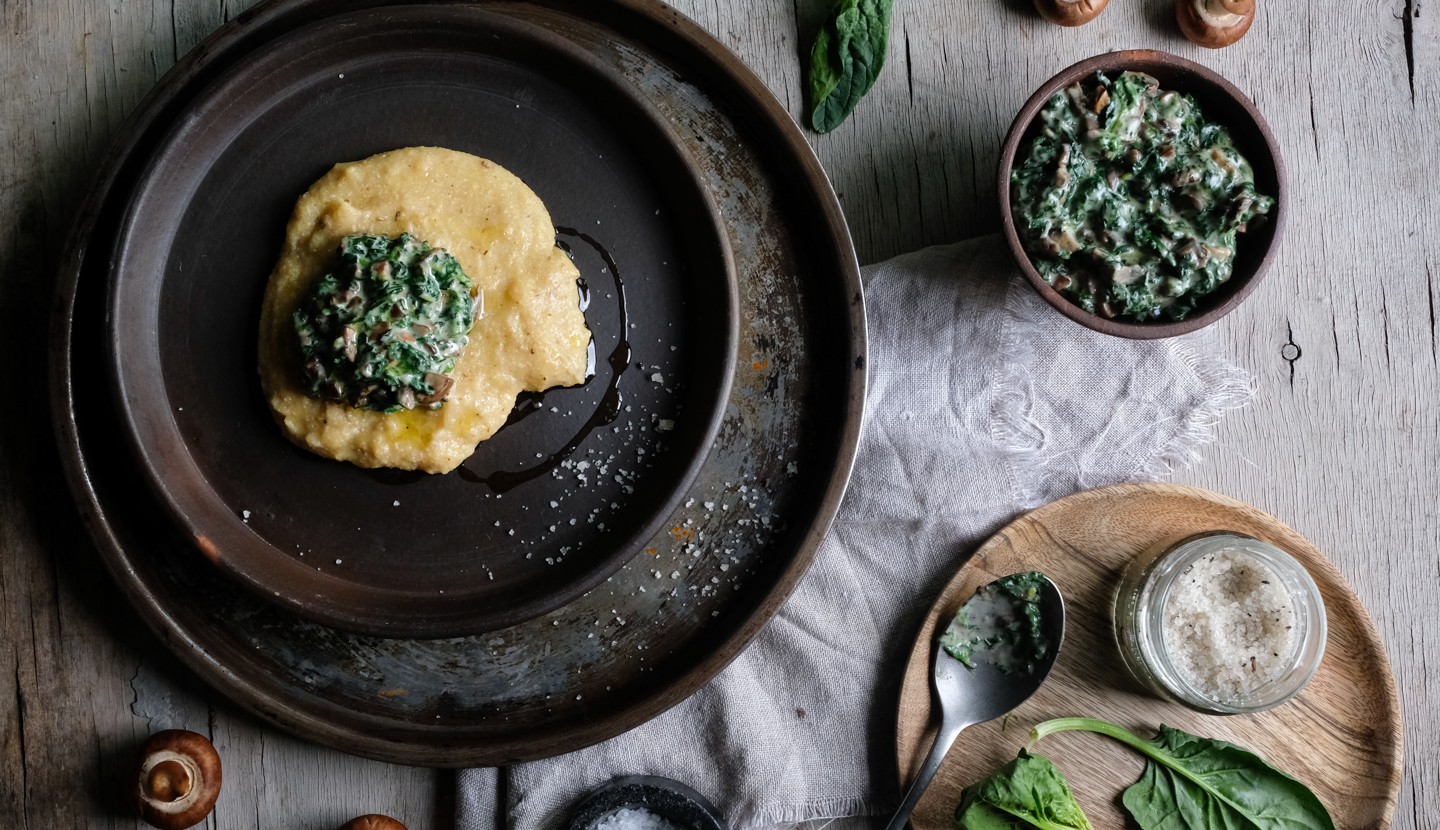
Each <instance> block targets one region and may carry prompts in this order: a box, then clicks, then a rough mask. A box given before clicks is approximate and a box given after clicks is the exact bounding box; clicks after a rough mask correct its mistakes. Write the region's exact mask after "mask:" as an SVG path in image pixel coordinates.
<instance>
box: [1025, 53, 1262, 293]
mask: <svg viewBox="0 0 1440 830" xmlns="http://www.w3.org/2000/svg"><path fill="white" fill-rule="evenodd" d="M1040 122H1041V129H1040V133H1039V135H1038V136H1037V137H1036V138H1035V141H1034V144H1033V145H1032V146H1031V148H1030V154H1029V155H1028V156H1027V157H1026V158H1025V160H1024V162H1023V163H1022V164H1020V165H1019V166H1018V167H1016V168H1015V170H1014V171H1013V172H1012V174H1011V179H1010V181H1011V187H1012V196H1013V199H1012V203H1013V206H1014V208H1013V209H1014V213H1015V220H1016V228H1017V230H1018V231H1019V235H1020V238H1021V241H1022V242H1023V243H1024V244H1025V247H1026V248H1027V249H1028V250H1029V252H1030V253H1031V255H1032V259H1031V261H1032V262H1033V263H1034V265H1035V268H1036V270H1037V271H1039V272H1040V274H1041V276H1043V277H1044V278H1045V281H1046V282H1048V283H1050V285H1052V286H1053V287H1054V288H1055V290H1057V291H1059V292H1060V293H1061V294H1063V295H1065V296H1066V297H1067V298H1068V299H1070V300H1071V301H1072V302H1074V303H1076V304H1077V305H1079V306H1080V307H1081V308H1083V309H1085V310H1086V311H1088V312H1091V313H1093V314H1099V315H1102V316H1104V317H1119V318H1124V319H1127V320H1130V321H1136V322H1156V321H1167V320H1182V319H1184V318H1185V317H1186V316H1187V315H1189V314H1190V313H1191V312H1193V311H1194V310H1195V307H1196V305H1197V303H1198V302H1199V301H1200V300H1201V299H1202V298H1203V297H1205V295H1207V294H1209V293H1211V292H1212V291H1214V290H1215V289H1217V288H1218V287H1220V286H1221V285H1222V284H1224V282H1225V281H1226V280H1228V279H1229V278H1230V272H1231V269H1232V267H1233V264H1234V261H1235V246H1236V244H1237V243H1236V238H1237V236H1238V235H1239V234H1241V233H1243V232H1244V231H1245V230H1246V228H1247V227H1254V226H1255V225H1256V224H1257V223H1258V222H1259V221H1263V217H1265V216H1266V215H1267V214H1268V213H1269V212H1270V210H1271V209H1272V208H1273V207H1274V199H1272V198H1271V197H1269V196H1265V195H1262V194H1260V193H1257V192H1256V190H1255V174H1254V171H1253V170H1252V169H1251V167H1250V163H1249V162H1248V161H1246V160H1245V158H1244V157H1243V156H1242V155H1240V153H1239V152H1238V151H1237V150H1236V149H1235V145H1234V143H1233V141H1232V140H1231V137H1230V134H1229V132H1228V131H1226V129H1225V128H1224V127H1222V126H1221V125H1219V124H1216V123H1214V122H1211V121H1207V120H1205V117H1204V116H1203V115H1202V114H1201V112H1200V108H1199V106H1198V105H1197V104H1196V102H1195V99H1194V98H1192V97H1191V96H1189V95H1184V94H1181V93H1178V92H1173V91H1167V90H1162V89H1160V83H1159V81H1157V80H1156V79H1155V78H1153V77H1151V76H1149V75H1146V74H1144V73H1140V72H1124V73H1122V74H1121V75H1120V76H1119V77H1117V78H1115V79H1114V80H1113V81H1112V80H1110V79H1109V78H1107V77H1106V76H1105V75H1103V74H1101V73H1096V75H1095V78H1094V79H1093V81H1092V82H1087V83H1077V84H1074V85H1072V86H1070V87H1068V88H1067V89H1065V90H1063V91H1061V92H1058V93H1056V94H1055V97H1053V98H1051V99H1050V101H1049V103H1047V104H1046V105H1045V108H1044V109H1043V110H1041V112H1040Z"/></svg>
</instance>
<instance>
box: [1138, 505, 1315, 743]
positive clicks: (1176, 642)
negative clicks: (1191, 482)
mask: <svg viewBox="0 0 1440 830" xmlns="http://www.w3.org/2000/svg"><path fill="white" fill-rule="evenodd" d="M1114 620H1115V638H1116V642H1117V643H1118V644H1119V647H1120V655H1121V657H1122V658H1123V659H1124V661H1125V665H1126V667H1127V668H1128V669H1129V670H1130V672H1131V673H1132V674H1133V675H1134V676H1135V677H1136V679H1138V680H1139V681H1140V682H1141V683H1142V684H1144V685H1145V686H1146V687H1147V688H1149V689H1150V690H1151V691H1153V692H1155V693H1156V694H1158V695H1160V696H1161V697H1164V698H1167V699H1170V700H1174V701H1176V702H1179V703H1182V704H1184V705H1186V706H1188V707H1190V708H1192V709H1195V710H1198V711H1201V712H1206V713H1209V714H1222V715H1229V714H1244V713H1248V712H1258V711H1261V710H1264V709H1269V708H1271V707H1273V706H1278V705H1279V704H1281V703H1284V702H1285V701H1287V700H1289V699H1290V698H1292V697H1294V696H1295V695H1296V694H1298V693H1299V692H1300V689H1301V688H1303V687H1304V686H1305V684H1306V683H1307V682H1309V680H1310V678H1311V677H1312V676H1313V675H1314V674H1315V671H1316V669H1318V668H1319V667H1320V660H1321V658H1322V657H1323V656H1324V653H1325V633H1326V627H1325V605H1324V601H1323V600H1322V599H1321V596H1320V589H1319V588H1318V587H1317V586H1316V585H1315V580H1314V579H1312V578H1311V577H1310V574H1309V572H1308V571H1306V570H1305V566H1304V565H1302V564H1300V562H1299V561H1298V560H1297V559H1295V557H1293V556H1291V555H1290V554H1288V553H1286V552H1285V551H1283V550H1281V549H1280V548H1278V547H1275V546H1274V545H1271V544H1268V543H1266V542H1262V541H1260V540H1258V539H1254V538H1251V537H1249V536H1245V535H1242V534H1238V533H1230V532H1224V531H1212V532H1208V533H1201V534H1197V535H1194V536H1190V537H1187V538H1185V539H1182V540H1180V541H1179V542H1177V543H1174V544H1170V545H1161V546H1157V547H1155V548H1153V549H1151V550H1149V551H1146V552H1144V553H1142V554H1140V555H1139V556H1137V557H1136V558H1135V559H1134V560H1133V561H1132V562H1131V563H1130V565H1129V566H1128V567H1127V568H1126V570H1125V572H1124V574H1123V575H1122V577H1121V581H1120V587H1119V589H1118V591H1117V592H1116V595H1115V611H1114Z"/></svg>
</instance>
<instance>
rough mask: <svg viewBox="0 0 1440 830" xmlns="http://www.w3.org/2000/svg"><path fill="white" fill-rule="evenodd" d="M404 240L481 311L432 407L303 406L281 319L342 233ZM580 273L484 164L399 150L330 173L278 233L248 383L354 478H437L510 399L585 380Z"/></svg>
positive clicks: (290, 338) (512, 189)
mask: <svg viewBox="0 0 1440 830" xmlns="http://www.w3.org/2000/svg"><path fill="white" fill-rule="evenodd" d="M407 231H408V232H409V233H411V234H413V235H414V236H416V237H418V238H419V239H422V240H424V241H426V242H428V243H430V244H431V245H432V246H434V247H436V248H444V249H445V250H447V251H449V252H450V254H451V255H452V256H454V257H455V259H456V260H458V261H459V263H460V267H462V268H463V269H465V273H466V274H467V275H468V276H469V277H470V279H471V281H472V282H473V283H474V285H475V287H476V290H477V292H478V294H479V297H480V300H481V302H480V305H479V308H480V313H479V314H477V320H476V322H475V326H474V328H472V329H471V330H470V342H469V344H468V345H467V346H466V347H465V350H464V352H463V353H462V354H461V355H460V358H459V360H458V361H457V362H456V366H455V371H454V373H453V377H454V378H455V385H454V387H453V388H452V389H451V390H450V394H449V397H448V398H447V399H446V401H445V404H444V406H442V407H440V408H439V409H434V410H430V409H412V410H404V411H401V412H396V413H391V414H386V413H383V412H374V411H370V410H366V409H356V408H354V407H351V406H349V405H348V404H345V403H340V402H336V401H329V400H321V399H318V398H312V397H310V396H309V395H307V394H306V393H305V390H304V388H303V387H302V385H301V373H300V368H299V367H300V359H301V358H300V349H299V345H298V341H297V338H296V334H295V329H294V326H293V324H292V323H291V315H292V314H293V313H294V311H295V309H296V308H298V307H299V306H300V303H301V302H302V301H303V300H304V299H305V297H306V296H307V295H308V294H309V292H310V290H311V286H312V285H313V284H314V282H315V280H317V279H319V278H320V277H322V276H324V274H325V273H326V270H327V269H329V268H331V267H332V266H333V265H334V264H335V261H336V251H337V250H338V249H339V246H340V242H341V240H342V239H344V238H345V237H346V236H349V235H351V234H360V233H367V234H383V235H386V236H391V237H394V236H399V235H400V234H401V233H402V232H407ZM578 277H579V272H578V271H577V270H576V269H575V266H574V264H573V263H571V262H570V259H569V257H567V256H566V255H565V253H564V252H563V251H561V250H560V249H559V248H557V247H555V228H554V226H553V225H552V224H551V221H550V214H549V213H548V212H547V211H546V210H545V205H544V204H542V203H541V201H540V197H538V196H536V195H535V193H534V192H533V191H531V190H530V188H528V187H526V186H525V183H524V182H522V181H520V179H518V178H517V177H515V176H514V175H513V174H511V173H510V172H509V171H507V170H505V169H504V168H502V167H501V166H500V165H498V164H495V163H494V162H492V161H488V160H486V159H482V158H479V157H477V156H472V155H469V154H467V153H460V152H456V151H454V150H445V149H440V148H436V147H407V148H405V149H401V150H394V151H392V152H389V153H381V154H380V155H378V156H371V157H370V158H367V159H365V160H363V161H357V162H353V163H349V164H337V165H335V167H333V168H332V169H331V170H330V172H329V173H326V174H325V176H324V177H323V178H321V179H320V180H319V181H317V182H316V183H315V184H314V185H312V186H311V187H310V189H309V190H307V191H305V194H304V195H303V196H301V197H300V201H299V202H297V203H296V205H295V212H294V214H293V215H291V217H290V224H289V226H288V227H287V228H286V231H285V245H284V248H283V249H282V250H281V252H280V261H279V263H278V264H277V265H276V266H275V272H274V273H273V274H271V276H270V283H269V285H268V286H267V287H266V289H265V303H264V306H263V307H262V310H261V314H260V383H261V386H262V387H263V389H264V391H265V396H266V398H267V399H268V400H269V402H270V408H271V410H272V411H273V412H274V414H275V418H276V420H277V421H279V423H280V425H281V427H282V428H283V429H284V430H285V434H286V436H288V437H289V438H290V440H292V441H294V442H295V443H296V444H299V445H300V446H302V447H304V448H306V449H308V450H310V451H312V452H315V453H318V454H320V455H323V456H326V457H327V458H335V459H338V460H340V461H349V462H351V463H352V464H358V465H359V466H361V467H398V468H400V469H405V470H424V471H426V472H431V473H445V472H449V471H451V470H453V469H455V468H456V467H458V466H459V465H460V463H461V462H462V461H464V460H465V459H466V458H468V457H470V455H471V453H473V452H474V451H475V446H476V445H477V444H479V443H480V442H481V441H483V440H485V439H486V438H489V437H490V436H491V435H493V434H494V433H495V431H496V430H497V429H499V428H500V427H501V426H502V425H503V424H504V423H505V419H506V418H507V417H508V416H509V414H510V410H511V409H512V408H513V407H514V405H515V397H516V395H517V394H519V393H520V392H521V391H522V390H529V391H535V392H539V391H542V390H545V389H549V388H551V387H553V386H573V385H575V384H578V383H582V382H583V381H584V380H585V377H586V371H587V368H588V367H587V358H586V351H587V346H588V344H589V342H590V331H589V329H587V328H586V326H585V316H584V314H583V313H582V312H581V311H580V306H579V302H578V296H577V293H576V287H575V280H576V279H577V278H578Z"/></svg>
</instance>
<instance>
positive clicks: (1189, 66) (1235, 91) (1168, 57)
mask: <svg viewBox="0 0 1440 830" xmlns="http://www.w3.org/2000/svg"><path fill="white" fill-rule="evenodd" d="M1121 67H1124V68H1127V69H1138V70H1140V71H1149V70H1150V69H1152V68H1155V67H1160V68H1164V69H1169V70H1178V71H1179V72H1181V73H1183V74H1189V75H1191V76H1194V77H1195V78H1196V79H1197V80H1198V81H1199V82H1201V83H1202V84H1204V85H1208V86H1211V87H1213V88H1215V89H1216V90H1217V91H1219V92H1220V93H1222V94H1224V95H1225V96H1226V97H1228V98H1231V99H1232V100H1234V101H1235V103H1236V104H1238V105H1239V107H1240V109H1242V110H1244V112H1245V114H1246V115H1247V116H1248V117H1249V118H1250V120H1251V121H1252V122H1253V123H1254V125H1255V127H1256V129H1257V130H1258V131H1259V133H1260V135H1261V137H1262V138H1263V139H1264V145H1265V147H1264V149H1265V152H1266V153H1267V154H1268V155H1269V157H1270V159H1271V161H1272V164H1273V166H1274V168H1275V181H1276V193H1275V210H1274V213H1273V214H1272V216H1271V226H1272V229H1273V230H1272V231H1271V235H1270V241H1269V244H1268V245H1267V246H1266V248H1265V251H1264V253H1263V254H1261V257H1260V262H1259V263H1258V264H1257V265H1256V267H1255V272H1254V273H1253V274H1251V275H1250V276H1249V277H1248V278H1246V279H1244V280H1243V281H1242V282H1240V283H1239V284H1238V285H1237V286H1236V288H1235V290H1234V292H1233V293H1232V294H1231V295H1230V296H1229V297H1227V298H1226V299H1225V301H1224V302H1222V303H1220V304H1219V305H1216V306H1214V307H1212V308H1209V309H1206V310H1205V311H1204V312H1203V313H1201V314H1197V315H1195V316H1193V317H1188V318H1186V319H1184V320H1177V321H1174V322H1169V323H1129V322H1125V321H1121V320H1115V319H1109V318H1106V317H1101V316H1100V315H1098V314H1092V313H1090V312H1088V311H1086V310H1084V309H1083V308H1081V307H1080V306H1078V305H1075V304H1074V303H1073V302H1071V301H1070V300H1069V299H1067V298H1066V297H1065V296H1064V295H1062V294H1061V293H1060V292H1058V291H1056V290H1055V289H1054V288H1052V287H1051V286H1050V283H1048V282H1046V281H1045V279H1044V278H1043V277H1041V276H1040V273H1039V272H1038V271H1036V270H1035V266H1034V265H1033V264H1032V263H1031V261H1030V254H1029V252H1027V251H1026V250H1025V247H1024V245H1023V244H1022V243H1021V242H1020V236H1019V233H1018V231H1017V230H1016V228H1015V218H1014V215H1013V214H1012V213H1011V198H1010V172H1011V170H1012V169H1013V168H1014V166H1015V157H1016V155H1017V154H1018V151H1019V148H1020V142H1021V140H1022V139H1023V138H1024V137H1025V134H1026V133H1027V132H1028V130H1029V127H1030V125H1031V123H1032V122H1034V120H1035V117H1036V116H1037V115H1038V114H1039V112H1040V109H1041V108H1042V107H1043V106H1044V105H1045V104H1046V102H1048V101H1049V100H1050V98H1051V97H1052V96H1053V95H1054V94H1055V93H1056V92H1058V91H1060V90H1061V89H1063V88H1064V87H1066V86H1068V85H1069V84H1071V83H1074V82H1075V81H1076V80H1079V79H1081V78H1084V77H1086V76H1089V75H1093V74H1094V73H1095V72H1099V71H1107V70H1114V69H1117V68H1121ZM1252 161H1253V160H1252ZM1286 179H1287V176H1286V170H1285V161H1284V158H1283V157H1282V156H1281V155H1280V147H1279V145H1278V144H1277V143H1276V141H1275V135H1274V133H1273V132H1272V131H1271V130H1270V125H1269V124H1268V123H1267V122H1266V121H1265V118H1264V116H1263V115H1261V114H1260V110H1259V108H1258V107H1256V106H1255V102H1254V101H1251V100H1250V98H1249V97H1248V96H1247V95H1245V93H1243V92H1241V91H1240V89H1239V88H1238V87H1236V86H1235V85H1234V84H1232V83H1231V82H1230V81H1228V80H1226V79H1225V78H1224V77H1223V76H1221V75H1220V74H1219V73H1218V72H1216V71H1215V70H1213V69H1210V68H1209V67H1207V66H1204V65H1202V64H1199V63H1196V62H1194V61H1192V60H1187V59H1186V58H1182V57H1180V56H1179V55H1173V54H1171V53H1169V52H1165V51H1162V50H1159V49H1119V50H1115V51H1112V52H1105V53H1103V54H1099V55H1094V56H1091V57H1088V58H1085V59H1084V60H1081V61H1078V62H1076V63H1073V64H1071V65H1070V66H1068V67H1066V68H1064V69H1062V70H1060V71H1059V72H1057V73H1055V74H1054V75H1052V76H1051V77H1050V79H1049V80H1047V81H1045V83H1043V84H1041V85H1040V87H1039V88H1038V89H1036V90H1035V92H1034V93H1033V94H1032V95H1031V96H1030V97H1029V99H1027V100H1026V101H1025V104H1024V105H1023V106H1022V107H1021V108H1020V111H1019V112H1018V113H1017V114H1016V115H1015V119H1014V121H1012V122H1011V123H1010V129H1009V131H1008V132H1007V133H1006V134H1005V141H1004V143H1002V144H1001V146H1000V160H999V163H998V165H997V170H996V192H997V193H998V195H999V204H1000V225H1001V232H1002V234H1003V235H1004V237H1005V243H1006V245H1007V247H1009V249H1010V255H1011V257H1012V258H1013V259H1014V260H1015V264H1016V265H1017V266H1018V267H1019V268H1020V271H1021V273H1023V274H1024V275H1025V277H1026V279H1027V280H1028V281H1029V282H1030V284H1031V285H1032V286H1033V287H1034V288H1035V291H1036V292H1037V293H1038V294H1039V295H1040V296H1041V297H1043V298H1044V299H1045V301H1046V302H1048V303H1049V304H1050V305H1051V306H1053V307H1054V308H1055V309H1056V310H1057V311H1059V312H1060V313H1061V314H1064V315H1065V316H1066V317H1068V318H1070V319H1071V320H1074V321H1075V322H1077V323H1079V324H1080V325H1082V326H1085V327H1086V328H1089V329H1093V330H1095V331H1098V332H1101V333H1103V334H1109V335H1113V336H1115V337H1124V338H1128V339H1132V340H1156V339H1160V338H1165V337H1175V336H1177V335H1181V334H1188V333H1190V332H1193V331H1197V330H1199V329H1202V328H1204V327H1206V326H1208V325H1210V324H1211V323H1213V322H1215V321H1216V320H1218V319H1220V318H1221V317H1224V316H1225V315H1226V314H1229V313H1230V312H1231V311H1233V310H1234V309H1235V307H1236V306H1238V305H1240V303H1241V302H1242V301H1244V300H1245V298H1246V297H1248V296H1249V295H1250V293H1251V292H1252V291H1254V290H1255V287H1256V286H1257V285H1259V284H1260V279H1261V278H1262V277H1263V276H1264V275H1265V273H1266V272H1267V271H1268V270H1269V268H1270V265H1271V262H1272V261H1273V260H1274V257H1275V253H1276V250H1277V248H1278V247H1279V241H1280V239H1281V237H1282V236H1283V233H1284V230H1285V221H1286V217H1287V214H1288V212H1289V211H1288V209H1287V206H1288V203H1289V198H1288V195H1289V194H1288V190H1287V185H1286Z"/></svg>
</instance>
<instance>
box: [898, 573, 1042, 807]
mask: <svg viewBox="0 0 1440 830" xmlns="http://www.w3.org/2000/svg"><path fill="white" fill-rule="evenodd" d="M1064 637H1065V601H1064V599H1062V598H1061V596H1060V589H1059V588H1057V587H1056V586H1055V583H1054V582H1051V581H1050V579H1049V578H1048V577H1046V576H1045V575H1044V574H1041V573H1039V572H1037V571H1025V572H1022V573H1016V574H1010V575H1009V576H1005V577H1001V578H1000V579H997V580H995V581H994V582H991V583H988V584H986V585H983V586H981V587H980V589H979V590H977V591H976V592H975V594H974V596H972V597H970V599H968V600H966V602H965V604H964V605H962V606H960V609H959V610H958V611H957V612H956V614H955V618H954V619H953V620H952V621H951V622H950V625H949V626H948V627H947V628H946V629H945V631H944V633H942V634H941V635H940V637H939V639H938V641H937V643H936V646H935V671H934V675H933V678H932V682H933V687H934V692H935V697H936V700H937V701H938V702H939V704H940V731H939V733H938V734H937V735H936V737H935V745H934V747H933V748H932V749H931V750H930V755H929V757H927V758H926V759H925V763H924V765H923V766H921V768H920V772H919V773H918V774H917V775H916V776H915V780H914V782H913V783H912V784H911V785H910V789H909V791H908V792H907V793H906V794H905V798H904V799H903V800H902V801H901V804H900V808H899V809H898V810H897V811H896V812H895V815H894V816H893V817H892V818H891V819H890V823H889V824H888V825H887V828H886V830H903V828H904V827H905V825H906V824H907V822H908V821H909V819H910V814H911V812H913V811H914V809H915V805H916V804H918V803H919V802H920V797H921V796H922V795H924V793H925V789H926V787H928V786H929V785H930V781H931V779H933V778H934V777H935V772H936V771H937V770H938V769H939V768H940V763H941V761H943V760H944V759H945V754H946V753H947V752H948V751H949V750H950V747H951V746H952V745H953V744H954V743H955V739H956V738H957V737H959V735H960V733H961V731H963V730H964V729H966V728H967V727H970V726H974V725H975V724H977V723H984V722H985V721H990V720H995V719H996V718H999V717H1002V716H1004V715H1006V714H1008V713H1009V712H1011V711H1012V710H1014V709H1015V708H1016V707H1018V706H1019V705H1020V704H1022V703H1024V702H1025V701H1026V700H1028V699H1029V698H1030V696H1031V695H1033V694H1035V692H1036V691H1037V690H1039V688H1040V685H1041V684H1042V683H1044V682H1045V678H1046V677H1047V676H1048V675H1049V674H1050V669H1051V667H1052V666H1054V665H1055V658H1056V657H1057V656H1058V655H1059V653H1060V643H1061V641H1062V640H1063V639H1064Z"/></svg>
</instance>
